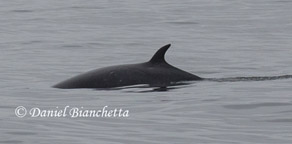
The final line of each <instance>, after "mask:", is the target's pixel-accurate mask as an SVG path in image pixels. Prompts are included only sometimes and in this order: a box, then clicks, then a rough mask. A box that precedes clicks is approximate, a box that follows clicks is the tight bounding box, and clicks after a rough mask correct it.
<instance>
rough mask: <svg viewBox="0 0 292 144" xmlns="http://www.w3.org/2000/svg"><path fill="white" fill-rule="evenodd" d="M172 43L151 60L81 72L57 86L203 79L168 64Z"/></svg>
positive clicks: (157, 83) (160, 83)
mask: <svg viewBox="0 0 292 144" xmlns="http://www.w3.org/2000/svg"><path fill="white" fill-rule="evenodd" d="M169 47H170V44H168V45H165V46H163V47H161V48H160V49H159V50H158V51H157V52H156V53H155V55H154V56H153V57H152V59H151V60H150V61H148V62H144V63H138V64H128V65H118V66H110V67H105V68H100V69H96V70H93V71H89V72H86V73H84V74H80V75H78V76H75V77H73V78H70V79H68V80H65V81H63V82H60V83H58V84H56V85H54V86H53V87H55V88H62V89H74V88H115V87H123V86H131V85H137V84H148V85H149V86H155V87H166V86H169V85H171V84H173V83H177V82H181V81H193V80H202V78H200V77H198V76H196V75H193V74H191V73H188V72H185V71H183V70H180V69H178V68H176V67H174V66H172V65H170V64H168V63H167V62H166V61H165V59H164V55H165V53H166V51H167V50H168V48H169Z"/></svg>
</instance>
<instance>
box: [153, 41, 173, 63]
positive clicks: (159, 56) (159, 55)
mask: <svg viewBox="0 0 292 144" xmlns="http://www.w3.org/2000/svg"><path fill="white" fill-rule="evenodd" d="M169 47H170V44H167V45H165V46H163V47H161V48H160V49H159V50H158V51H157V52H156V53H155V54H154V56H153V57H152V58H151V60H150V61H149V62H150V63H153V64H154V63H163V62H164V63H165V62H166V61H165V59H164V55H165V53H166V51H167V50H168V48H169Z"/></svg>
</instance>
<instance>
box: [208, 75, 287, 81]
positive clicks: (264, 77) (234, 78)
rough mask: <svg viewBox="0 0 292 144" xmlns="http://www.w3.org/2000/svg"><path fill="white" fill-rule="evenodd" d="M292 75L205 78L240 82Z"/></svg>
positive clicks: (276, 78) (278, 78)
mask: <svg viewBox="0 0 292 144" xmlns="http://www.w3.org/2000/svg"><path fill="white" fill-rule="evenodd" d="M290 78H292V75H281V76H252V77H230V78H205V79H204V80H207V81H215V82H240V81H267V80H281V79H290Z"/></svg>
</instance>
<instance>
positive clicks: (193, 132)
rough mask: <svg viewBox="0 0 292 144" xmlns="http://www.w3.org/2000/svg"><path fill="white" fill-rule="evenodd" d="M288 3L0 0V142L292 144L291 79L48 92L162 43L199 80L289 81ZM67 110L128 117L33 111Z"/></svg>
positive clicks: (291, 33)
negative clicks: (35, 113) (147, 89)
mask: <svg viewBox="0 0 292 144" xmlns="http://www.w3.org/2000/svg"><path fill="white" fill-rule="evenodd" d="M291 8H292V1H289V0H237V1H231V0H184V1H175V0H160V1H147V0H140V1H136V0H124V1H114V0H105V1H93V0H87V1H82V0H72V1H65V0H61V1H60V0H49V1H46V0H26V1H21V0H2V1H1V4H0V14H1V15H0V33H1V34H0V80H1V82H0V92H1V93H0V98H1V101H0V143H3V144H31V143H39V144H51V143H55V144H75V143H76V144H79V143H82V144H92V143H98V144H170V143H176V144H190V143H214V144H215V143H216V144H219V143H222V144H229V143H230V144H260V143H262V144H275V143H277V144H291V143H292V89H291V85H292V79H279V80H270V81H269V80H267V81H238V82H212V81H202V82H195V83H193V84H191V85H188V86H183V87H180V88H177V89H172V90H169V91H165V92H141V91H145V89H142V88H136V89H122V90H110V91H107V90H102V91H99V90H91V89H77V90H61V89H55V88H51V86H52V85H54V84H56V83H58V82H60V81H62V80H64V79H67V78H69V77H72V76H74V75H77V74H80V73H83V72H86V71H89V70H92V69H96V68H100V67H104V66H110V65H118V64H128V63H137V62H145V61H148V60H149V59H150V58H151V57H152V55H153V54H154V53H155V51H156V50H157V49H158V48H159V47H161V46H163V45H165V44H168V43H171V44H172V47H171V48H170V49H169V51H168V52H167V55H166V59H167V61H168V62H169V63H170V64H172V65H174V66H176V67H178V68H180V69H183V70H186V71H189V72H191V73H193V74H196V75H198V76H200V77H204V78H228V77H246V76H247V77H249V76H250V77H254V76H279V75H291V74H292V63H291V62H292V57H291V55H292V15H291V14H292V9H291ZM18 106H24V107H25V108H26V109H27V115H26V116H25V117H23V118H19V117H17V116H16V114H15V109H16V107H18ZM66 106H69V108H74V107H76V108H79V109H84V110H86V109H94V110H95V109H102V108H103V107H104V106H108V108H109V109H114V108H122V109H123V110H128V111H129V116H128V117H77V118H72V117H69V116H66V117H31V116H30V115H29V114H30V113H29V110H30V109H32V108H39V109H41V110H62V109H64V108H65V107H66ZM18 112H20V113H24V112H25V111H24V110H23V109H21V110H19V111H18Z"/></svg>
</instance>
